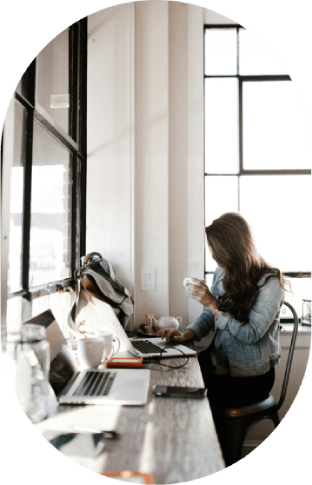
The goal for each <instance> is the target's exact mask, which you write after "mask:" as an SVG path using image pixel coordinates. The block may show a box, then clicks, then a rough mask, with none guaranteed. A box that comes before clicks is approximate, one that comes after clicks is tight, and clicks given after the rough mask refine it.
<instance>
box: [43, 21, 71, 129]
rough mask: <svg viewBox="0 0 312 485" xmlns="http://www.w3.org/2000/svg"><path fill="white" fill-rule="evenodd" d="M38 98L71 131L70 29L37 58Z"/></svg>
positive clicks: (64, 127)
mask: <svg viewBox="0 0 312 485" xmlns="http://www.w3.org/2000/svg"><path fill="white" fill-rule="evenodd" d="M36 94H37V100H38V102H39V104H40V105H41V106H42V107H43V108H44V109H45V110H46V111H47V112H48V113H49V114H50V115H51V116H52V118H53V119H54V120H55V121H56V122H57V123H58V125H59V126H60V127H61V128H63V130H65V131H66V133H68V132H69V109H70V91H69V31H68V30H65V31H64V32H62V33H61V34H60V35H58V36H57V37H55V39H53V41H52V42H50V44H48V45H47V46H46V47H45V48H44V49H43V50H42V51H41V52H40V54H39V56H38V58H37V90H36Z"/></svg>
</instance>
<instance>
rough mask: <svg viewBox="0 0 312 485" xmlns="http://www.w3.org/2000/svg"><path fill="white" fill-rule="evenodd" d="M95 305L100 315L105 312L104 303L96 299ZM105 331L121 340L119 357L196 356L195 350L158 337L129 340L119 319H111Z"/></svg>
mask: <svg viewBox="0 0 312 485" xmlns="http://www.w3.org/2000/svg"><path fill="white" fill-rule="evenodd" d="M93 303H94V305H95V308H96V309H97V310H98V312H99V315H100V314H101V312H102V311H103V302H101V301H99V300H96V299H95V298H94V300H93ZM105 330H111V331H112V332H113V334H114V336H115V337H118V338H119V340H120V351H119V352H118V353H117V354H116V356H117V357H131V356H134V357H141V358H143V359H151V358H163V359H165V358H167V357H184V356H187V357H189V356H191V355H196V351H195V350H193V349H189V348H188V347H186V346H185V345H182V344H178V343H174V342H172V343H171V342H166V341H165V340H162V339H161V338H158V337H153V338H139V339H137V338H136V339H129V337H128V335H127V334H126V332H125V330H124V329H123V327H122V325H121V323H120V322H119V320H118V319H117V317H113V316H111V317H110V319H109V321H108V322H107V328H105Z"/></svg>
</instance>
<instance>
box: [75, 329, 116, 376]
mask: <svg viewBox="0 0 312 485" xmlns="http://www.w3.org/2000/svg"><path fill="white" fill-rule="evenodd" d="M77 343H78V358H79V363H80V366H81V367H82V368H84V369H96V368H97V367H98V366H99V365H100V364H104V362H107V361H108V360H109V359H111V358H112V357H113V355H114V347H113V344H112V343H109V342H104V339H103V338H102V337H88V338H82V339H79V340H78V341H77Z"/></svg>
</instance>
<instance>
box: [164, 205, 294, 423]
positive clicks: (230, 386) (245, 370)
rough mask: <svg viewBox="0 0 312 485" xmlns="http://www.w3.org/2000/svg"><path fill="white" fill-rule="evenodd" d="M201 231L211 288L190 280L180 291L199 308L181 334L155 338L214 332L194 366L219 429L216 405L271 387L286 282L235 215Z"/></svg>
mask: <svg viewBox="0 0 312 485" xmlns="http://www.w3.org/2000/svg"><path fill="white" fill-rule="evenodd" d="M205 232H206V237H207V243H208V247H209V249H210V251H211V254H212V257H213V259H214V260H215V261H216V263H217V264H218V267H217V269H216V271H215V273H214V276H213V281H212V286H211V289H210V290H209V288H208V287H207V285H206V284H205V282H204V281H202V280H197V279H195V278H193V280H194V281H195V282H196V283H197V284H196V285H195V284H190V283H189V284H188V286H187V288H186V294H187V296H189V297H190V298H193V299H194V300H197V301H198V302H199V303H201V304H202V305H204V310H203V312H202V314H201V315H200V316H199V317H198V318H197V319H196V320H195V321H194V322H193V323H191V324H190V325H188V326H187V328H186V329H185V331H184V332H183V333H181V332H179V331H178V330H176V329H175V330H172V329H171V330H170V329H163V330H160V331H159V336H161V337H162V338H166V340H168V341H170V340H174V341H177V342H187V341H190V340H201V339H202V338H203V337H204V336H206V335H207V334H209V333H210V332H211V331H212V330H214V331H215V336H214V339H213V343H212V344H211V346H210V347H209V348H208V349H207V350H206V351H204V352H203V353H201V354H200V355H199V363H200V367H201V371H202V374H203V379H204V382H205V386H206V387H207V389H208V397H209V401H210V405H211V409H212V413H213V416H214V419H215V423H216V427H217V431H219V430H220V423H219V421H218V420H219V418H218V407H220V405H222V406H240V405H241V406H243V405H247V404H249V403H252V402H257V401H260V400H262V399H263V398H265V397H266V396H267V395H268V393H269V392H270V390H271V389H272V387H273V384H274V378H275V371H274V366H275V365H276V364H278V363H279V361H280V358H281V348H280V343H279V315H280V308H281V305H282V303H283V300H284V289H286V288H285V287H286V280H285V279H284V277H283V275H282V274H281V272H280V270H279V269H277V268H273V267H271V266H270V265H269V264H267V263H266V262H265V261H264V260H263V259H262V257H261V256H260V255H259V254H258V252H257V251H256V248H255V244H254V241H253V237H252V233H251V228H250V227H249V225H248V223H247V222H246V221H245V219H244V218H243V217H242V216H241V215H240V214H238V213H226V214H223V215H222V216H221V217H219V218H218V219H216V220H214V221H213V223H212V224H211V225H210V226H208V227H206V228H205ZM218 428H219V429H218Z"/></svg>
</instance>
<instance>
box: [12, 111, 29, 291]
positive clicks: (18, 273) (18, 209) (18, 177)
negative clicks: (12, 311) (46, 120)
mask: <svg viewBox="0 0 312 485" xmlns="http://www.w3.org/2000/svg"><path fill="white" fill-rule="evenodd" d="M26 119H27V113H26V110H25V108H23V107H22V106H21V105H20V104H19V103H18V102H17V101H15V122H14V155H13V167H12V169H11V190H10V193H11V196H10V246H9V268H8V292H9V293H14V292H16V291H19V290H21V289H22V243H23V241H22V237H23V220H24V218H23V203H24V175H25V147H26Z"/></svg>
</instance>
